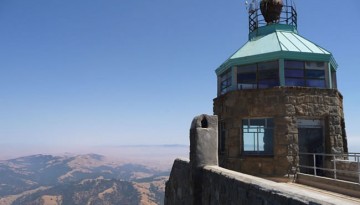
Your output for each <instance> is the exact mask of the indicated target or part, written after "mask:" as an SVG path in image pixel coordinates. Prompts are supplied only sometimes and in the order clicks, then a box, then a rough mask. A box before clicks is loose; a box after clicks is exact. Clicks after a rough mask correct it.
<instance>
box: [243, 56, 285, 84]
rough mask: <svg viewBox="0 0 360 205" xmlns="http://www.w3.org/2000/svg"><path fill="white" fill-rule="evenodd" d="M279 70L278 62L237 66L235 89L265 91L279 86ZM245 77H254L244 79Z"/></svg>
mask: <svg viewBox="0 0 360 205" xmlns="http://www.w3.org/2000/svg"><path fill="white" fill-rule="evenodd" d="M279 70H280V63H279V60H273V61H265V62H259V63H252V64H246V65H241V66H237V72H236V74H237V75H236V80H237V89H238V90H250V89H266V88H272V87H277V86H280V78H279V73H280V71H279ZM246 75H247V76H248V77H250V76H255V78H254V77H252V78H246V77H245V76H246ZM242 77H245V78H242Z"/></svg>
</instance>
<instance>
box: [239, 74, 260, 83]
mask: <svg viewBox="0 0 360 205" xmlns="http://www.w3.org/2000/svg"><path fill="white" fill-rule="evenodd" d="M246 81H247V82H249V81H252V82H256V73H239V74H238V82H246Z"/></svg>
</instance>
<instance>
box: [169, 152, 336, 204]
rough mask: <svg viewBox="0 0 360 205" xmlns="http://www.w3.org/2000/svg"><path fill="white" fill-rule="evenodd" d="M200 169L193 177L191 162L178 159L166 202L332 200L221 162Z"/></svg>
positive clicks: (265, 202) (311, 201)
mask: <svg viewBox="0 0 360 205" xmlns="http://www.w3.org/2000/svg"><path fill="white" fill-rule="evenodd" d="M199 171H200V172H201V175H198V176H199V177H198V178H192V177H191V175H192V173H191V166H190V162H189V161H188V160H184V159H177V160H175V162H174V165H173V168H172V171H171V174H170V178H169V181H168V182H167V183H166V190H165V205H180V204H182V205H183V204H186V205H195V204H196V205H199V204H206V205H207V204H210V205H211V204H214V205H218V204H226V205H232V204H237V205H247V204H259V205H262V204H273V205H282V204H287V205H301V204H332V203H329V202H326V201H322V200H319V199H315V198H312V197H309V196H308V194H307V193H297V192H296V191H293V190H290V189H288V188H286V187H282V184H281V183H276V182H272V181H268V180H265V179H261V178H258V177H254V176H250V175H246V174H242V173H239V172H235V171H231V170H227V169H224V168H221V167H218V166H205V167H203V168H200V170H199ZM193 183H198V184H199V185H200V186H201V191H200V194H198V195H196V194H194V189H193V186H192V184H193ZM310 191H311V190H310ZM195 198H196V199H195ZM334 204H336V202H334Z"/></svg>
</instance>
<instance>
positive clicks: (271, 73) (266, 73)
mask: <svg viewBox="0 0 360 205" xmlns="http://www.w3.org/2000/svg"><path fill="white" fill-rule="evenodd" d="M269 78H270V79H277V78H279V70H278V69H276V70H263V71H260V70H259V79H269Z"/></svg>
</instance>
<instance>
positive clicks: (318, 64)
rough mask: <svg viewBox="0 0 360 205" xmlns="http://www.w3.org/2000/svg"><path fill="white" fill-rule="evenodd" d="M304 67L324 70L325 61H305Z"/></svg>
mask: <svg viewBox="0 0 360 205" xmlns="http://www.w3.org/2000/svg"><path fill="white" fill-rule="evenodd" d="M305 68H306V69H316V70H324V68H325V63H324V62H306V63H305Z"/></svg>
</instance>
